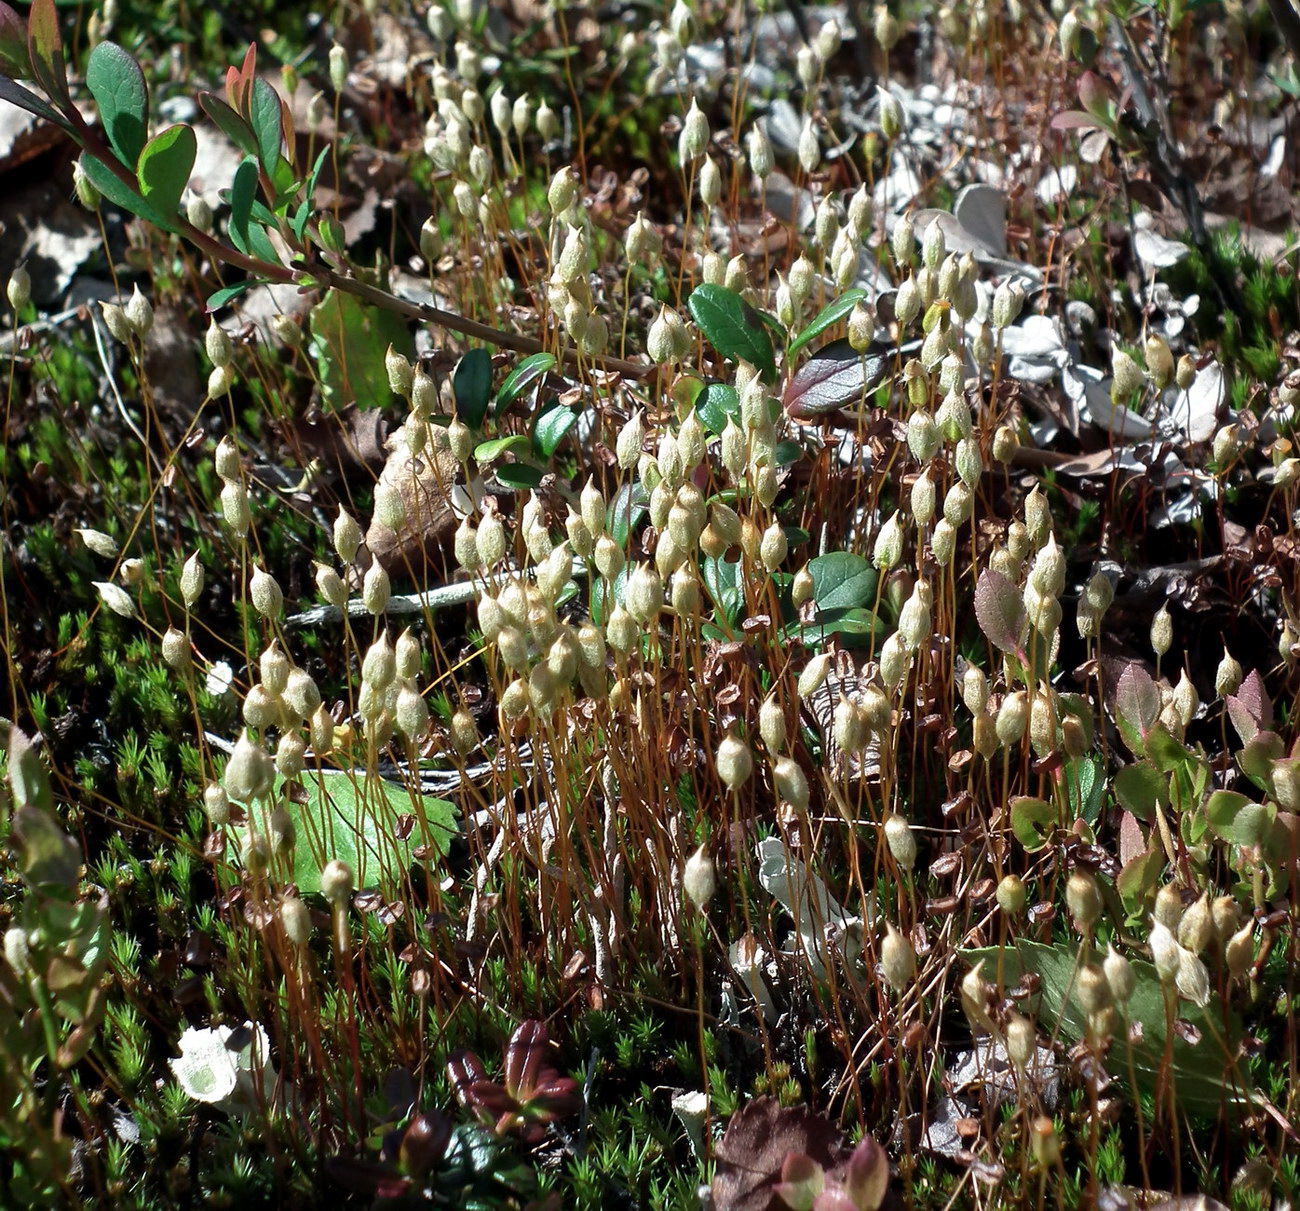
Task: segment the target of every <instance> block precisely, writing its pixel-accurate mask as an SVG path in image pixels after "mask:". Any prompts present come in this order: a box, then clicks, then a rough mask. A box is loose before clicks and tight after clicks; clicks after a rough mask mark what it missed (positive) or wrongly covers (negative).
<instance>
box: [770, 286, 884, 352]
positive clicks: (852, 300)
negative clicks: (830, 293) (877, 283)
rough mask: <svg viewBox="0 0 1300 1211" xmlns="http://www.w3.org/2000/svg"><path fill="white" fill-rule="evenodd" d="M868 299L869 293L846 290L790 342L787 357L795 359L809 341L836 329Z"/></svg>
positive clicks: (855, 289)
mask: <svg viewBox="0 0 1300 1211" xmlns="http://www.w3.org/2000/svg"><path fill="white" fill-rule="evenodd" d="M866 297H867V292H866V291H865V290H863V289H861V288H860V287H856V286H855V287H854V288H853V289H852V290H846V291H845V292H844V293H843V294H842V295H840V297H839V298H837V299H834V300H833V301H832V302H829V303H827V304H826V306H825V307H823V308H822V309H821V310H820V311H819V312H818V313H817V314H816V316H814V317H813V321H812V323H810V324H809V325H808V326H807V327H806V328H805V329H804V330H803V331H802V332H801V333H799V335H798V336H796V337H795V338H794V340H792V341H791V342H790V346H789V348H788V349H787V350H786V356H787V357H793V356H794V355H795V354H796V353H798V352H799V350H800V349H802V348H803V347H804V346H805V345H806V344H807V343H808V342H809V341H811V340H815V339H816V338H817V337H819V336H821V334H822V333H823V332H825V331H826V329H827V328H832V327H834V326H835V325H836V324H838V323H839V322H840V320H842V319H844V318H845V317H846V316H847V315H848V314H849V312H850V311H852V310H853V308H854V307H856V306H857V305H858V302H859V301H860V300H862V299H864V298H866Z"/></svg>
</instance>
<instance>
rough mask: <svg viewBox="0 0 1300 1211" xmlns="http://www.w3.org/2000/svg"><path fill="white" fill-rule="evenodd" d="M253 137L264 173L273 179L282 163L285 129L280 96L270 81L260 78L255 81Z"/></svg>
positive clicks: (252, 119)
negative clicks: (281, 152) (281, 149)
mask: <svg viewBox="0 0 1300 1211" xmlns="http://www.w3.org/2000/svg"><path fill="white" fill-rule="evenodd" d="M249 116H250V118H251V125H252V127H253V137H254V138H255V139H256V141H257V158H258V161H259V162H260V163H261V165H262V171H263V172H265V173H266V175H267V176H268V177H273V176H274V175H275V171H276V168H277V166H278V165H279V163H280V147H281V145H282V144H283V142H284V128H283V125H282V118H283V115H282V112H281V109H280V97H279V94H278V93H277V92H276V91H275V89H274V88H272V87H271V84H270V82H269V81H268V80H264V79H263V78H262V77H261V76H258V77H257V78H256V79H255V80H254V81H253V104H252V107H251V112H250V114H249Z"/></svg>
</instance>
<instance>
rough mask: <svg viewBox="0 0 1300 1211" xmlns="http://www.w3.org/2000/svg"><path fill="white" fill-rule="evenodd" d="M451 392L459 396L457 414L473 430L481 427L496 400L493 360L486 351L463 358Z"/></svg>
mask: <svg viewBox="0 0 1300 1211" xmlns="http://www.w3.org/2000/svg"><path fill="white" fill-rule="evenodd" d="M451 389H452V393H453V394H454V395H455V397H456V415H457V416H459V417H460V419H461V420H463V421H464V422H465V423H466V424H467V425H468V426H469V427H470V428H471V429H477V428H479V427H480V426H481V425H482V424H483V418H484V417H485V416H486V415H487V409H488V402H489V401H490V400H491V398H492V357H491V355H490V354H489V353H488V351H487V350H486V349H471V350H470V351H469V352H468V353H467V354H465V356H464V357H462V358H461V359H460V362H459V363H458V364H457V366H456V372H455V374H453V375H452V378H451Z"/></svg>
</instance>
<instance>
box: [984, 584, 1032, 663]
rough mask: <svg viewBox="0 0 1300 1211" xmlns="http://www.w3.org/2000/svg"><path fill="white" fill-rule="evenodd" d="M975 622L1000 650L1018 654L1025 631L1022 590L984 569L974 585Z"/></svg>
mask: <svg viewBox="0 0 1300 1211" xmlns="http://www.w3.org/2000/svg"><path fill="white" fill-rule="evenodd" d="M975 619H976V621H977V622H978V623H979V625H980V630H981V631H983V632H984V637H985V638H986V639H987V640H988V641H989V642H990V643H991V644H992V645H993V646H994V647H995V648H997V649H998V650H999V651H1002V652H1006V653H1008V654H1010V655H1013V656H1014V655H1015V654H1016V653H1017V652H1018V651H1019V650H1020V640H1021V637H1022V636H1023V634H1024V630H1025V607H1024V602H1023V601H1022V600H1021V596H1020V591H1019V590H1018V589H1017V588H1016V586H1015V585H1013V584H1012V583H1011V581H1009V580H1008V579H1007V578H1006V577H1005V576H1003V575H1002V573H1001V572H995V571H994V570H993V569H992V568H985V569H984V571H983V572H981V573H980V578H979V582H978V583H977V584H976V586H975Z"/></svg>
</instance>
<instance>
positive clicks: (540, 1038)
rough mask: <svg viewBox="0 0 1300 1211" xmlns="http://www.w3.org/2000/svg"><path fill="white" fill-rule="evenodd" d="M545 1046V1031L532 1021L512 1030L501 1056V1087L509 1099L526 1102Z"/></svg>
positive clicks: (543, 1056) (530, 1019) (535, 1021)
mask: <svg viewBox="0 0 1300 1211" xmlns="http://www.w3.org/2000/svg"><path fill="white" fill-rule="evenodd" d="M549 1043H550V1040H549V1039H548V1038H547V1035H546V1027H545V1026H543V1025H542V1023H541V1022H539V1021H537V1020H535V1019H533V1018H529V1019H528V1020H527V1021H525V1022H520V1023H519V1025H518V1026H517V1027H515V1032H514V1034H512V1035H511V1036H510V1042H508V1043H507V1044H506V1055H505V1061H506V1062H505V1086H506V1089H507V1090H508V1091H509V1093H510V1096H511V1097H513V1098H516V1099H518V1100H519V1101H521V1102H526V1101H528V1099H529V1098H530V1097H531V1096H532V1094H533V1093H534V1091H535V1090H536V1087H537V1079H538V1076H539V1075H540V1073H541V1072H542V1070H543V1065H544V1061H545V1059H546V1051H547V1046H548V1044H549Z"/></svg>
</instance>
